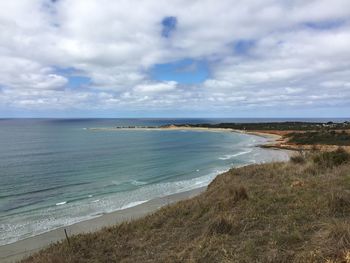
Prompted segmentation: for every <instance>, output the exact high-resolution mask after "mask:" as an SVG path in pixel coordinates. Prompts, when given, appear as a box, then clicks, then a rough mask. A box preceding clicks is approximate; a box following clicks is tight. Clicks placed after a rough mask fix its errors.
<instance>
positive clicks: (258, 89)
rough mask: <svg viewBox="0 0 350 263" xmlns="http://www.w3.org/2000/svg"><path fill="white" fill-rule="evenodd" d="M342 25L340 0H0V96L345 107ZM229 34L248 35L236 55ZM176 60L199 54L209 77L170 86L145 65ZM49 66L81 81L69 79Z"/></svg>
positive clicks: (69, 102) (46, 105)
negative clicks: (167, 23)
mask: <svg viewBox="0 0 350 263" xmlns="http://www.w3.org/2000/svg"><path fill="white" fill-rule="evenodd" d="M166 16H175V17H176V18H177V21H178V23H177V28H176V30H175V31H174V32H173V33H172V34H171V37H170V38H164V37H162V36H161V31H162V25H161V21H162V19H163V18H164V17H166ZM308 23H309V24H310V23H311V24H312V23H313V24H315V25H318V23H319V25H320V28H317V27H314V28H313V27H312V26H308ZM328 23H329V25H328ZM349 23H350V2H349V1H348V0H333V1H332V2H330V1H328V0H313V1H301V0H295V1H277V0H268V1H256V0H247V1H241V2H232V1H231V0H222V1H214V0H204V1H190V2H188V1H184V0H175V1H171V2H165V1H155V0H145V1H142V2H140V1H123V0H118V1H108V0H86V1H78V0H73V1H70V0H59V1H55V2H53V1H50V0H12V1H2V2H0V62H1V65H2V66H1V68H0V103H1V104H3V105H6V107H10V108H11V107H13V108H16V107H19V108H38V109H39V108H40V109H52V110H55V109H62V108H66V109H69V108H80V109H82V110H87V111H89V110H91V109H119V108H120V107H128V108H133V109H139V110H140V111H142V110H146V111H147V110H149V109H152V110H155V111H157V110H162V109H164V108H166V109H174V110H175V109H177V108H178V107H179V105H181V107H182V108H183V109H184V110H187V111H188V112H189V113H191V111H192V110H194V111H196V110H207V111H208V112H209V111H210V110H217V111H220V109H225V110H227V111H229V110H231V111H234V110H241V111H244V109H246V108H255V109H259V108H264V107H268V108H269V107H270V108H271V107H272V108H279V107H281V106H283V107H289V106H290V107H291V108H292V107H294V106H295V105H300V107H308V106H307V105H312V106H313V107H338V105H339V107H340V106H344V105H345V106H349V104H348V103H347V101H348V100H349V99H350V90H349V89H350V85H349V83H350V74H349V71H350V62H349V61H350V53H349V52H348V47H349V46H350V24H349ZM241 40H250V41H252V43H253V44H252V46H251V47H250V48H249V49H248V50H247V51H246V52H245V53H240V52H239V50H235V43H237V41H241ZM183 58H190V59H195V60H196V59H199V60H201V61H206V62H207V63H208V65H209V69H210V72H211V75H210V77H209V79H207V80H206V81H205V82H204V83H202V84H194V85H181V83H177V82H175V81H168V82H162V81H159V82H157V81H156V80H154V79H151V77H150V76H149V74H148V70H149V69H150V67H152V66H153V65H155V64H159V63H167V62H173V61H177V60H180V59H183ZM57 68H73V69H74V70H76V71H78V72H79V74H81V75H82V76H85V77H87V78H89V79H91V84H89V85H87V86H86V87H81V88H74V87H73V88H72V87H70V86H69V85H68V81H69V79H68V78H69V76H67V75H66V74H64V73H63V72H62V71H59V70H57ZM340 94H341V95H340ZM3 105H0V106H3ZM0 108H3V107H0Z"/></svg>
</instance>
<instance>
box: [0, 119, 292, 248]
mask: <svg viewBox="0 0 350 263" xmlns="http://www.w3.org/2000/svg"><path fill="white" fill-rule="evenodd" d="M225 121H227V120H225ZM185 122H187V123H196V122H197V123H202V122H220V120H194V119H192V120H181V119H177V120H166V119H160V120H157V119H74V120H64V119H2V120H0V233H1V235H0V245H4V244H8V243H12V242H15V241H17V240H20V239H24V238H27V237H30V236H34V235H37V234H40V233H43V232H46V231H49V230H52V229H55V228H58V227H62V226H64V225H69V224H73V223H76V222H79V221H83V220H86V219H89V218H93V217H97V216H100V215H102V214H103V213H108V212H112V211H116V210H121V209H125V208H127V207H131V206H135V205H137V204H141V203H143V202H146V201H148V200H151V199H154V198H157V197H162V196H166V195H169V194H174V193H178V192H182V191H187V190H191V189H195V188H198V187H202V186H206V185H208V184H209V183H210V182H211V181H212V180H213V179H214V178H215V176H216V175H217V174H219V173H220V172H223V171H225V170H227V169H229V168H230V167H233V166H241V165H245V164H249V163H255V162H263V161H270V160H278V159H279V158H285V156H284V157H283V156H281V155H280V154H271V151H268V150H263V149H261V148H258V147H256V146H257V145H259V144H261V143H264V142H265V141H266V139H265V138H262V137H258V136H250V135H244V134H239V133H233V132H206V131H188V130H184V131H179V130H176V131H174V130H173V131H155V130H154V131H140V130H135V131H130V130H128V131H126V130H118V131H93V130H89V129H88V128H96V127H115V126H119V125H123V126H127V125H150V126H154V125H162V124H168V123H185Z"/></svg>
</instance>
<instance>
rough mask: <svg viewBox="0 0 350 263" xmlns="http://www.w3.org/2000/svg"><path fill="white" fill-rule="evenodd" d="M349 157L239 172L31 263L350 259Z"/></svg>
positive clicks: (320, 157) (38, 256)
mask: <svg viewBox="0 0 350 263" xmlns="http://www.w3.org/2000/svg"><path fill="white" fill-rule="evenodd" d="M339 156H340V157H339ZM349 160H350V157H349V155H347V154H346V153H344V152H341V151H339V152H336V153H327V154H322V153H318V154H314V155H312V156H305V155H301V156H298V157H296V158H293V159H292V161H290V162H281V163H269V164H261V165H250V166H247V167H243V168H238V169H232V170H230V171H229V172H227V173H224V174H222V175H219V176H218V177H217V178H216V179H215V180H214V181H213V182H212V183H211V184H210V185H209V187H208V189H207V191H206V192H204V193H203V194H201V195H199V196H197V197H195V198H192V199H190V200H186V201H181V202H179V203H177V204H175V205H170V206H167V207H164V208H162V209H160V210H158V211H157V212H155V213H154V214H152V215H149V216H147V217H145V218H142V219H140V220H137V221H133V222H130V223H123V224H121V225H118V226H115V227H111V228H105V229H103V230H101V231H99V232H96V233H92V234H84V235H77V236H74V237H72V238H71V240H70V243H71V244H70V246H69V245H68V244H67V242H65V241H64V242H62V243H57V244H55V245H52V246H51V247H49V248H48V249H45V250H43V251H41V252H39V253H37V254H35V255H33V256H32V257H30V258H28V259H26V260H23V262H40V263H41V262H57V263H60V262H350V164H349Z"/></svg>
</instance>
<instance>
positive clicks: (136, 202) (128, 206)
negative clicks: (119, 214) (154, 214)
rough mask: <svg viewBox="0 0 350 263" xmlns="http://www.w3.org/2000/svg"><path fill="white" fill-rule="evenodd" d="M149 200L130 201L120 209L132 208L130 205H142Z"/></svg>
mask: <svg viewBox="0 0 350 263" xmlns="http://www.w3.org/2000/svg"><path fill="white" fill-rule="evenodd" d="M148 201H149V200H143V201H135V202H131V203H129V204H126V205H123V206H122V207H121V208H120V210H124V209H127V208H130V207H133V206H137V205H141V204H143V203H146V202H148Z"/></svg>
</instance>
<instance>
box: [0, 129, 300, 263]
mask: <svg viewBox="0 0 350 263" xmlns="http://www.w3.org/2000/svg"><path fill="white" fill-rule="evenodd" d="M89 130H90V129H89ZM92 130H102V131H115V130H117V131H119V130H152V131H153V130H159V131H166V130H195V131H206V132H208V131H209V132H236V133H241V134H246V135H252V136H259V137H264V138H266V142H264V144H261V145H256V146H255V147H261V148H270V149H267V150H269V151H276V152H279V154H280V155H281V154H284V153H286V154H287V156H289V157H290V156H291V155H292V154H293V152H294V151H291V150H289V149H280V148H273V147H264V145H269V144H270V143H272V142H276V141H277V140H278V139H280V138H281V136H279V135H276V134H269V133H262V132H253V131H252V132H250V131H249V132H247V131H241V130H234V129H225V128H222V129H221V128H220V129H216V128H194V127H176V128H92ZM247 165H248V164H247ZM217 175H219V174H217ZM217 175H216V176H217ZM206 188H207V186H205V187H200V188H195V189H192V190H189V191H184V192H180V193H175V194H171V195H167V196H163V197H158V198H155V199H152V200H149V201H147V202H145V203H142V204H139V205H136V206H133V207H130V208H126V209H122V210H117V211H114V212H110V213H106V214H103V215H101V216H98V217H95V218H92V219H88V220H84V221H81V222H77V223H75V224H72V225H69V226H65V227H59V228H57V229H53V230H50V231H48V232H45V233H42V234H39V235H36V236H33V237H28V238H26V239H23V240H19V241H16V242H13V243H10V244H6V245H2V246H0V261H1V262H16V261H18V260H21V259H23V258H25V257H27V256H30V255H31V254H33V253H35V252H38V251H39V250H41V249H43V248H45V247H47V246H49V245H50V244H52V243H55V242H57V241H61V240H63V239H65V234H64V229H66V230H67V233H68V236H69V235H76V234H81V233H89V232H95V231H98V230H100V229H102V228H103V227H108V226H112V225H115V224H118V223H121V222H126V221H132V220H135V219H138V218H141V217H143V216H146V215H148V214H151V213H153V212H155V211H157V210H158V209H159V208H161V207H162V206H165V205H167V204H171V203H175V202H178V201H180V200H185V199H190V198H192V197H194V196H196V195H199V194H200V193H202V192H203V191H205V189H206Z"/></svg>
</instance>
